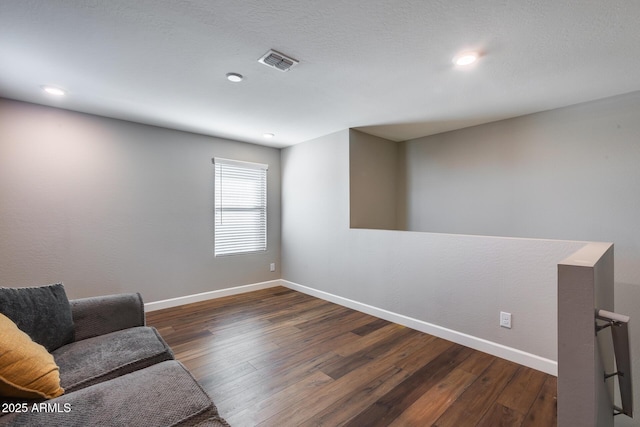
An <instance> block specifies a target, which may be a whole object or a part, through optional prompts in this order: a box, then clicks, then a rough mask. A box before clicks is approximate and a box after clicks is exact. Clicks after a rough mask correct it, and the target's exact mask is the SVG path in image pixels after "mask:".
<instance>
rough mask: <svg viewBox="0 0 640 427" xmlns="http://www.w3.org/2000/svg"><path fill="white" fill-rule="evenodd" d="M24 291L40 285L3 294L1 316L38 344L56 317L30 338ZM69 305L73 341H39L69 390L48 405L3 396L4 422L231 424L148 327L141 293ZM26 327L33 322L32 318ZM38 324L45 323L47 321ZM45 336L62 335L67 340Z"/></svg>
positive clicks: (0, 418)
mask: <svg viewBox="0 0 640 427" xmlns="http://www.w3.org/2000/svg"><path fill="white" fill-rule="evenodd" d="M52 286H58V288H51V289H47V292H48V293H51V292H54V293H57V294H58V295H56V296H55V298H57V299H56V301H57V300H60V299H66V295H64V298H62V297H60V296H59V294H60V292H59V291H60V287H62V285H52ZM43 288H46V287H43ZM21 289H31V290H37V289H38V288H17V289H10V288H3V289H0V312H2V313H3V314H5V315H6V316H7V317H8V318H10V319H12V320H13V321H14V322H15V323H16V325H17V326H18V327H20V329H21V330H23V331H25V332H27V334H29V335H30V336H32V339H33V340H34V341H36V342H39V341H38V339H36V338H37V337H35V336H37V334H38V332H42V329H43V328H44V329H46V328H51V324H53V325H55V323H56V322H55V321H53V320H52V321H51V322H49V323H50V324H48V325H44V326H42V325H40V327H39V328H34V330H35V332H33V335H32V334H31V333H29V325H26V326H24V329H23V327H21V324H20V322H19V320H20V317H21V314H20V313H22V314H24V311H25V307H24V306H21V305H20V304H14V302H15V300H16V299H20V298H21V296H20V295H21V294H20V292H21ZM15 292H18V293H17V294H15ZM62 292H63V293H64V288H62ZM13 295H18V297H14V296H13ZM67 303H68V306H69V308H70V312H71V319H72V325H73V326H72V328H73V330H72V334H71V335H70V336H69V337H68V338H67V339H66V341H70V342H68V343H66V344H64V345H61V346H59V347H58V348H55V349H52V348H51V346H49V345H47V343H46V342H45V343H41V344H42V345H43V346H44V347H45V348H47V349H48V350H50V353H51V354H52V355H53V357H54V360H55V363H56V364H57V365H58V367H59V368H60V370H59V374H60V385H61V386H62V387H63V388H64V390H65V393H64V394H63V395H62V396H59V397H56V398H53V399H48V400H44V399H40V400H33V399H28V400H25V399H22V400H17V399H9V398H3V397H0V399H3V403H2V405H3V408H4V409H5V410H4V411H3V413H2V414H1V415H2V416H0V425H3V426H4V425H9V426H14V425H15V426H65V427H68V426H83V427H85V426H94V425H95V426H118V427H120V426H137V427H141V426H154V427H159V426H228V424H227V423H226V422H225V421H224V419H222V418H221V417H220V416H219V414H218V412H217V409H216V407H215V406H214V404H213V402H212V401H211V399H210V398H209V396H208V395H207V394H206V393H205V392H204V390H203V389H202V388H201V387H200V385H199V384H198V383H197V382H196V381H195V379H194V378H193V377H192V376H191V374H190V373H189V372H188V371H187V370H186V368H185V367H184V366H183V365H182V364H181V363H180V362H178V361H176V360H174V357H173V352H172V351H171V349H170V348H169V346H168V345H167V344H166V343H165V341H164V340H163V339H162V338H161V337H160V335H159V334H158V332H157V331H156V329H155V328H152V327H148V326H145V315H144V306H143V304H142V298H141V296H140V294H121V295H112V296H104V297H95V298H84V299H77V300H71V301H68V300H67ZM29 304H31V303H29ZM51 305H55V304H51V303H48V304H46V306H47V307H48V308H47V307H45V306H44V305H43V306H42V307H40V308H37V309H34V311H36V312H38V313H42V311H45V312H46V310H47V309H50V306H51ZM60 306H61V307H62V308H60V307H58V308H56V310H58V311H59V310H64V307H65V304H64V301H62V302H61V304H60ZM16 313H17V314H16ZM45 315H46V313H45ZM14 319H16V320H14ZM44 319H45V320H46V317H45V318H44ZM27 322H31V323H33V319H27ZM37 322H40V323H41V324H42V318H40V319H36V323H37ZM58 329H60V327H59V326H58ZM45 332H46V333H47V334H48V335H49V336H56V337H58V338H59V336H60V335H64V334H59V333H57V332H56V333H52V332H51V331H50V330H49V331H45ZM56 345H57V344H56ZM54 347H55V345H54ZM19 402H22V403H24V402H26V403H27V404H28V405H27V406H24V407H23V408H27V410H26V411H20V412H12V411H6V409H8V408H12V409H16V408H20V406H19V405H10V403H19ZM34 403H37V404H39V403H46V405H45V406H42V405H40V406H35V408H38V409H43V410H33V408H34V406H33V404H34Z"/></svg>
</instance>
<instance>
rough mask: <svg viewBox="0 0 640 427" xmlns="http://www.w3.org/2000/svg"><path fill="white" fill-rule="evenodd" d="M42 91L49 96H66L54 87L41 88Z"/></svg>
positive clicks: (62, 91)
mask: <svg viewBox="0 0 640 427" xmlns="http://www.w3.org/2000/svg"><path fill="white" fill-rule="evenodd" d="M42 90H43V91H44V92H46V93H48V94H49V95H54V96H64V95H66V94H67V92H65V91H64V90H62V89H60V88H59V87H55V86H42Z"/></svg>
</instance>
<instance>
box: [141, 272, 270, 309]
mask: <svg viewBox="0 0 640 427" xmlns="http://www.w3.org/2000/svg"><path fill="white" fill-rule="evenodd" d="M275 286H282V281H281V280H279V279H278V280H270V281H268V282H261V283H253V284H250V285H242V286H234V287H232V288H225V289H218V290H216V291H209V292H202V293H200V294H193V295H185V296H183V297H177V298H170V299H165V300H161V301H154V302H148V303H145V305H144V309H145V311H156V310H162V309H163V308H171V307H177V306H179V305H184V304H191V303H194V302H200V301H206V300H210V299H215V298H222V297H227V296H230V295H237V294H244V293H245V292H253V291H258V290H260V289H267V288H273V287H275Z"/></svg>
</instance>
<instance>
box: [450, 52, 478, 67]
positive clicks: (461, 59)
mask: <svg viewBox="0 0 640 427" xmlns="http://www.w3.org/2000/svg"><path fill="white" fill-rule="evenodd" d="M479 57H480V55H479V54H478V53H477V52H462V53H460V54H458V55H456V56H454V57H453V63H454V64H456V65H458V66H460V67H465V66H467V65H471V64H473V63H474V62H476V61H477V60H478V58H479Z"/></svg>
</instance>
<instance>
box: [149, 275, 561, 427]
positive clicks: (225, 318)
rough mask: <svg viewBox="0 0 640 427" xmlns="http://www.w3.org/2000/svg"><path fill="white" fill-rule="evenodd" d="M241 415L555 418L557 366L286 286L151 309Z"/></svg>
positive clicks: (332, 420)
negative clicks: (497, 353)
mask: <svg viewBox="0 0 640 427" xmlns="http://www.w3.org/2000/svg"><path fill="white" fill-rule="evenodd" d="M147 323H148V324H149V325H151V326H155V327H156V328H158V330H159V331H160V334H161V335H162V336H163V337H164V338H165V339H166V341H167V343H169V345H170V346H171V347H172V348H173V350H174V352H175V354H176V358H177V359H178V360H180V361H182V362H183V363H184V364H185V366H186V367H187V368H189V369H190V370H191V372H192V373H193V375H194V376H195V377H196V379H197V380H198V381H199V382H200V384H202V386H203V387H204V389H205V390H206V391H207V392H208V393H209V394H210V395H211V397H212V398H213V400H214V402H215V403H216V405H217V406H218V409H219V411H220V413H221V414H222V416H224V417H225V418H226V419H227V421H228V422H229V423H230V424H231V425H232V426H234V427H236V426H238V427H240V426H278V427H282V426H319V425H324V426H332V427H333V426H352V427H356V426H357V427H363V426H367V427H369V426H439V427H445V426H455V427H464V426H487V427H496V426H539V427H546V426H555V425H556V388H557V387H556V378H555V377H553V376H550V375H547V374H544V373H542V372H539V371H536V370H533V369H529V368H526V367H524V366H520V365H517V364H515V363H512V362H509V361H506V360H503V359H499V358H496V357H494V356H491V355H488V354H485V353H481V352H479V351H475V350H472V349H470V348H467V347H463V346H461V345H458V344H454V343H452V342H449V341H445V340H442V339H440V338H436V337H434V336H431V335H427V334H424V333H421V332H418V331H415V330H412V329H409V328H406V327H404V326H400V325H397V324H393V323H390V322H387V321H385V320H381V319H378V318H375V317H372V316H369V315H367V314H363V313H360V312H357V311H354V310H351V309H348V308H345V307H342V306H339V305H336V304H332V303H330V302H326V301H323V300H320V299H317V298H314V297H311V296H308V295H305V294H302V293H299V292H296V291H292V290H289V289H287V288H282V287H277V288H270V289H265V290H261V291H256V292H251V293H246V294H241V295H236V296H231V297H226V298H220V299H216V300H211V301H206V302H201V303H195V304H189V305H184V306H180V307H175V308H170V309H166V310H160V311H155V312H151V313H148V314H147Z"/></svg>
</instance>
